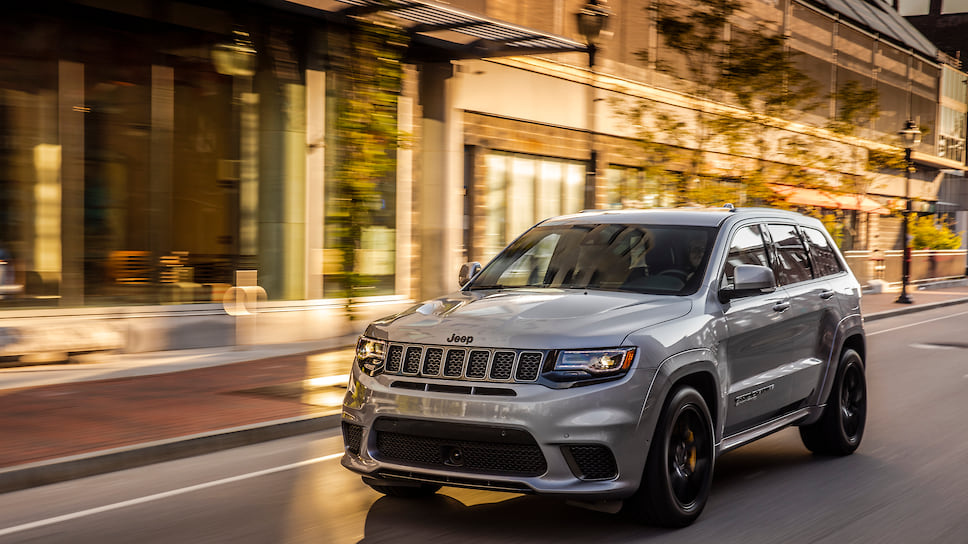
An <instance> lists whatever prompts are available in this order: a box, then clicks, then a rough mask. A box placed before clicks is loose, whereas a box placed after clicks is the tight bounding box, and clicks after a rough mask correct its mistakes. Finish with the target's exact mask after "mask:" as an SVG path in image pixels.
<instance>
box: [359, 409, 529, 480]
mask: <svg viewBox="0 0 968 544" xmlns="http://www.w3.org/2000/svg"><path fill="white" fill-rule="evenodd" d="M373 430H374V431H375V432H376V452H375V453H374V457H376V458H377V459H380V460H381V461H388V462H392V463H399V464H403V465H410V466H417V467H424V468H436V469H445V470H451V471H455V472H467V473H479V474H496V475H505V476H540V475H542V474H544V473H545V471H546V470H547V468H548V465H547V463H546V462H545V458H544V455H543V454H542V453H541V448H539V447H538V444H537V442H535V440H534V438H533V437H532V436H531V435H530V434H528V433H526V432H524V431H521V430H518V429H505V428H498V427H484V426H475V425H459V424H454V423H436V422H425V421H413V420H398V419H394V418H381V419H380V420H377V422H376V423H374V426H373Z"/></svg>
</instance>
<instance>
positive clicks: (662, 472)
mask: <svg viewBox="0 0 968 544" xmlns="http://www.w3.org/2000/svg"><path fill="white" fill-rule="evenodd" d="M460 282H461V284H462V287H461V289H460V290H459V291H458V292H456V293H454V294H452V295H449V296H445V297H442V298H438V299H435V300H431V301H428V302H425V303H423V304H419V305H417V306H414V307H413V308H410V309H409V310H407V311H404V312H402V313H400V314H397V315H393V316H390V317H387V318H385V319H381V320H379V321H376V322H373V323H372V324H370V325H369V326H368V327H367V329H366V331H365V333H364V334H363V336H362V337H361V338H360V339H359V342H358V344H357V350H356V360H355V363H354V365H353V371H352V375H351V378H350V381H349V385H348V390H347V393H346V397H345V399H344V404H343V416H342V430H343V439H344V442H345V451H346V453H345V455H344V456H343V458H342V464H343V466H345V467H347V468H349V469H350V470H353V471H355V472H358V473H360V474H362V475H363V481H364V482H365V483H366V484H367V485H369V486H370V487H372V488H373V489H375V490H377V491H379V492H381V493H385V494H387V495H393V496H401V497H407V496H420V495H428V494H432V493H434V492H436V491H437V490H438V489H439V488H440V487H441V486H459V487H469V488H481V489H490V490H499V491H510V492H518V493H540V494H544V495H549V496H559V497H563V498H568V499H571V500H575V501H579V502H584V503H590V504H591V505H594V506H595V507H598V508H601V509H608V510H611V511H617V510H618V507H620V506H621V507H622V508H623V509H624V510H625V511H627V512H631V513H632V514H634V515H635V516H636V517H638V518H639V519H641V520H643V521H646V522H648V523H652V524H657V525H663V526H670V527H681V526H685V525H688V524H690V523H692V522H693V521H694V520H695V519H696V518H697V517H698V516H699V514H700V512H701V511H702V509H703V506H704V505H705V504H706V500H707V498H708V496H709V489H710V484H711V482H712V477H713V466H714V464H715V460H716V457H717V456H718V455H719V454H722V453H723V452H726V451H728V450H731V449H733V448H736V447H738V446H741V445H743V444H746V443H748V442H750V441H752V440H755V439H757V438H761V437H763V436H766V435H768V434H770V433H772V432H774V431H777V430H779V429H781V428H784V427H787V426H790V425H795V426H798V427H799V431H800V436H801V437H802V439H803V443H804V444H805V445H806V447H807V448H808V449H810V450H811V451H813V452H815V453H817V454H827V455H846V454H849V453H852V452H853V451H854V450H855V449H856V448H857V446H858V445H859V443H860V440H861V437H862V435H863V432H864V422H865V416H866V407H867V404H866V386H865V371H864V367H865V363H864V354H865V338H864V328H863V320H862V318H861V311H860V286H859V285H858V283H857V280H856V279H855V278H854V276H853V275H852V274H851V272H850V270H849V269H848V268H847V266H846V264H845V262H844V260H843V258H842V256H841V255H840V253H839V251H838V250H837V248H836V246H835V245H834V244H833V242H832V241H831V239H830V237H829V235H828V234H827V232H826V231H825V229H824V227H823V225H822V224H821V223H820V222H819V221H817V220H815V219H812V218H808V217H805V216H802V215H799V214H796V213H792V212H784V211H778V210H769V209H733V208H732V207H729V206H727V207H725V208H715V209H668V210H622V211H603V212H585V213H580V214H575V215H568V216H563V217H557V218H553V219H549V220H546V221H543V222H541V223H539V224H538V225H537V226H535V227H533V228H531V229H530V230H528V231H527V232H525V233H524V234H523V235H522V236H521V237H520V238H518V239H517V240H515V241H514V242H513V243H511V245H510V246H508V247H507V248H506V249H504V251H502V252H501V253H500V254H499V255H498V256H497V257H496V258H495V259H494V260H493V261H491V262H490V263H489V264H488V265H487V266H486V267H484V268H483V269H481V268H480V265H478V264H477V263H468V264H466V265H464V267H463V268H462V269H461V274H460Z"/></svg>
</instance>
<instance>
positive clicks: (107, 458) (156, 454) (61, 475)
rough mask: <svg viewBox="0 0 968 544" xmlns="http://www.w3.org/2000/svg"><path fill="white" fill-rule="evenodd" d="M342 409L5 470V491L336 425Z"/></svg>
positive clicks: (0, 475) (0, 481)
mask: <svg viewBox="0 0 968 544" xmlns="http://www.w3.org/2000/svg"><path fill="white" fill-rule="evenodd" d="M340 417H341V416H340V413H339V412H332V413H327V414H323V415H319V416H306V417H296V418H290V419H282V420H276V421H268V422H264V423H255V424H252V425H244V426H240V427H232V428H228V429H221V430H218V431H212V432H208V433H201V434H195V435H188V436H182V437H178V438H172V439H167V440H159V441H155V442H146V443H144V444H137V445H134V446H126V447H122V448H114V449H109V450H103V451H96V452H91V453H85V454H81V455H75V456H71V457H62V458H60V459H51V460H47V461H38V462H36V463H30V464H26V465H18V466H12V467H8V468H4V469H0V493H8V492H10V491H19V490H23V489H28V488H31V487H38V486H42V485H47V484H53V483H57V482H64V481H68V480H75V479H78V478H85V477H87V476H96V475H99V474H106V473H108V472H114V471H118V470H124V469H128V468H136V467H141V466H145V465H150V464H154V463H160V462H163V461H174V460H176V459H184V458H186V457H194V456H196V455H202V454H206V453H213V452H217V451H222V450H227V449H232V448H238V447H240V446H247V445H250V444H257V443H260V442H268V441H270V440H277V439H280V438H288V437H291V436H297V435H301V434H308V433H313V432H317V431H324V430H328V429H333V428H336V427H338V426H339V422H340Z"/></svg>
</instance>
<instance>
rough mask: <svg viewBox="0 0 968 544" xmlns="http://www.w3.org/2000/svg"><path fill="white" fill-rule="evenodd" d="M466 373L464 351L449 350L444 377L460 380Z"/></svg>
mask: <svg viewBox="0 0 968 544" xmlns="http://www.w3.org/2000/svg"><path fill="white" fill-rule="evenodd" d="M463 373H464V350H462V349H451V350H447V363H446V364H444V376H449V377H451V378H459V377H460V376H461V374H463Z"/></svg>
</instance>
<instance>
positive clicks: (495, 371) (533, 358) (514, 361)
mask: <svg viewBox="0 0 968 544" xmlns="http://www.w3.org/2000/svg"><path fill="white" fill-rule="evenodd" d="M547 356H548V352H547V351H542V350H512V349H487V348H475V349H470V348H457V347H448V346H425V345H420V344H390V347H389V349H388V350H387V359H386V366H385V368H384V370H385V372H386V373H387V374H394V375H398V376H416V377H424V378H444V379H451V380H477V381H492V382H525V383H526V382H534V381H535V380H537V379H538V376H539V375H540V374H541V368H542V367H543V365H544V363H545V360H546V358H547Z"/></svg>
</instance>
